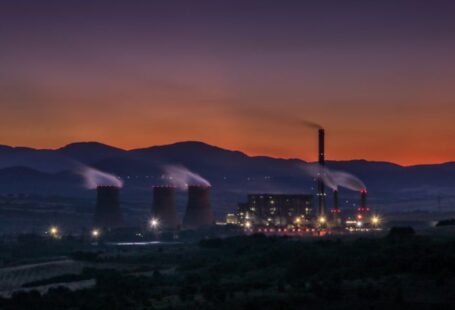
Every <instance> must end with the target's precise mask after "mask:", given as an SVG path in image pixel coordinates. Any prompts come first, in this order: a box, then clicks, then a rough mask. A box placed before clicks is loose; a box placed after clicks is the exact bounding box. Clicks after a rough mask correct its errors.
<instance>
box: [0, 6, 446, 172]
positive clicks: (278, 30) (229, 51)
mask: <svg viewBox="0 0 455 310" xmlns="http://www.w3.org/2000/svg"><path fill="white" fill-rule="evenodd" d="M84 3H85V4H84ZM87 3H88V2H81V1H68V2H66V1H65V2H64V1H42V2H41V1H40V4H39V5H38V4H35V5H27V6H25V5H23V1H17V2H16V1H9V2H4V3H2V4H0V37H1V38H2V44H1V45H2V46H1V49H0V115H1V122H0V144H5V145H12V146H30V147H38V148H57V147H61V146H63V145H65V144H68V143H71V142H76V141H99V142H103V143H106V144H110V145H113V146H117V147H121V148H125V149H131V148H139V147H147V146H152V145H157V144H168V143H173V142H177V141H186V140H199V141H203V142H206V143H209V144H213V145H217V146H220V147H223V148H228V149H235V150H241V151H244V152H246V153H247V154H251V155H269V156H275V157H298V158H302V159H305V160H315V159H316V134H315V132H314V130H312V129H309V128H306V127H305V126H303V125H302V124H301V123H300V122H299V120H301V119H306V120H311V121H314V122H317V123H319V124H321V125H323V126H324V127H325V128H326V130H327V157H328V158H329V159H331V160H347V159H367V160H380V161H391V162H396V163H399V164H403V165H412V164H423V163H438V162H446V161H453V160H455V143H454V141H455V139H454V138H455V125H454V120H455V83H454V82H455V56H454V55H455V30H454V29H455V20H454V19H453V18H452V16H450V14H449V13H448V12H449V11H450V12H453V9H454V4H453V2H451V1H434V2H430V1H409V2H407V1H403V2H400V3H399V4H395V1H390V2H388V1H384V2H382V1H378V2H376V3H375V4H373V2H369V4H367V3H364V4H362V5H360V4H356V5H354V4H353V5H348V3H349V2H345V5H340V4H339V3H340V2H334V3H333V6H327V5H325V6H322V5H321V6H318V4H317V2H315V3H314V4H312V5H310V4H308V3H306V2H304V1H303V2H302V1H284V2H281V1H251V2H249V1H248V3H245V2H243V1H230V2H227V1H226V2H218V3H217V4H214V2H210V1H200V2H195V3H196V4H195V3H194V2H193V3H192V5H190V4H189V3H188V2H178V1H175V2H174V1H169V2H167V1H157V2H153V1H137V2H136V5H134V6H131V5H127V4H126V3H127V1H123V2H122V1H118V2H117V1H112V2H108V1H90V4H87ZM305 3H306V4H305ZM357 3H363V2H357Z"/></svg>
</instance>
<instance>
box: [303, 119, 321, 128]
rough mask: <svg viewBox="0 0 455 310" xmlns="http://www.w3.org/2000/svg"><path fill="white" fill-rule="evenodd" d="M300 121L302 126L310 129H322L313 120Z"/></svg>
mask: <svg viewBox="0 0 455 310" xmlns="http://www.w3.org/2000/svg"><path fill="white" fill-rule="evenodd" d="M300 123H302V124H303V125H304V126H306V127H309V128H312V129H323V127H322V126H321V125H319V124H317V123H315V122H311V121H307V120H304V119H302V120H300Z"/></svg>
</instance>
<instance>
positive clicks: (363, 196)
mask: <svg viewBox="0 0 455 310" xmlns="http://www.w3.org/2000/svg"><path fill="white" fill-rule="evenodd" d="M357 211H358V215H357V218H358V219H359V220H366V218H367V215H368V212H369V211H370V208H368V206H367V190H366V189H362V190H361V191H360V206H359V208H358V209H357Z"/></svg>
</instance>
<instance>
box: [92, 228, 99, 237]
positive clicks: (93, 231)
mask: <svg viewBox="0 0 455 310" xmlns="http://www.w3.org/2000/svg"><path fill="white" fill-rule="evenodd" d="M99 235H100V231H99V230H98V229H94V230H92V237H94V238H96V237H98V236H99Z"/></svg>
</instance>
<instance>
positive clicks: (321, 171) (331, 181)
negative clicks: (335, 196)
mask: <svg viewBox="0 0 455 310" xmlns="http://www.w3.org/2000/svg"><path fill="white" fill-rule="evenodd" d="M302 169H303V170H304V171H305V172H306V173H307V174H308V175H310V176H312V177H314V178H319V177H320V178H321V179H322V181H323V182H324V184H325V185H326V186H328V187H330V188H331V189H332V190H338V187H344V188H347V189H350V190H353V191H361V190H365V189H366V186H365V184H364V183H363V182H362V180H360V179H359V178H358V177H356V176H354V175H352V174H350V173H347V172H343V171H336V170H330V169H329V168H327V167H323V166H321V165H319V164H307V165H304V166H302Z"/></svg>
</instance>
